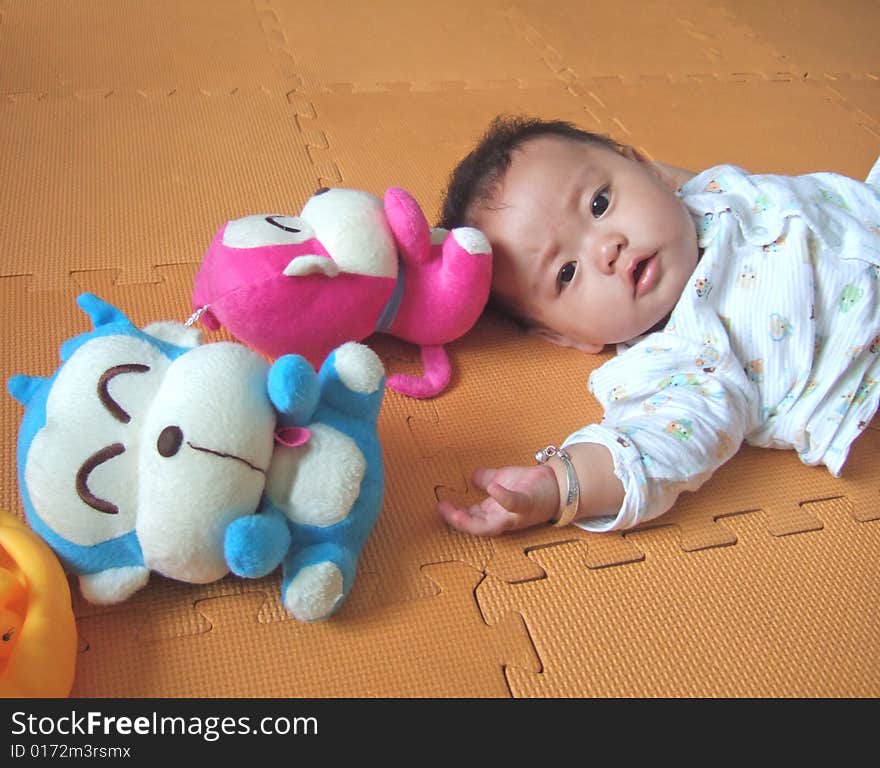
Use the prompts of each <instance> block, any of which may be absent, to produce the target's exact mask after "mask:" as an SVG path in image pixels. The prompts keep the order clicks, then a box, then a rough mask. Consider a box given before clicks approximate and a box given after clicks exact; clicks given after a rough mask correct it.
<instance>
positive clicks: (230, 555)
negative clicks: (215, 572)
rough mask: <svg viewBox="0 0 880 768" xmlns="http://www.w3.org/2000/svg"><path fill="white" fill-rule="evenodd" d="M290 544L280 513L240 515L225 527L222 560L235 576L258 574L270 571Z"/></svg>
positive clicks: (255, 575)
mask: <svg viewBox="0 0 880 768" xmlns="http://www.w3.org/2000/svg"><path fill="white" fill-rule="evenodd" d="M289 548H290V530H289V529H288V527H287V523H286V522H285V520H284V518H283V517H281V516H280V515H274V514H256V515H248V516H247V517H240V518H239V519H238V520H235V521H233V522H232V524H231V525H230V526H229V527H228V528H227V529H226V542H225V552H226V562H227V564H228V565H229V570H230V571H232V572H233V573H234V574H236V575H237V576H245V577H247V578H259V577H261V576H265V575H266V574H268V573H271V572H272V571H274V570H275V569H276V568H277V567H278V565H279V564H280V563H281V561H282V560H283V559H284V555H285V554H286V553H287V550H288V549H289Z"/></svg>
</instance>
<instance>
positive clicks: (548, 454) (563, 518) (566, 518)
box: [535, 445, 581, 528]
mask: <svg viewBox="0 0 880 768" xmlns="http://www.w3.org/2000/svg"><path fill="white" fill-rule="evenodd" d="M553 456H558V457H559V459H560V460H561V461H562V465H563V466H564V467H565V484H566V486H567V487H566V489H565V499H564V500H563V503H562V509H561V510H560V512H559V514H558V515H557V516H556V517H554V518H553V519H552V520H551V521H550V525H552V526H554V527H555V528H562V527H563V526H565V525H568V524H569V523H570V522H571V521H572V520H574V518H575V517H576V516H577V511H578V504H579V503H580V498H581V486H580V483H579V482H578V476H577V472H575V471H574V465H573V464H572V463H571V456H569V455H568V452H567V451H566V450H565V449H564V448H557V447H556V446H555V445H548V446H547V447H546V448H545V449H544V450H542V451H538V452H537V453H536V454H535V460H536V461H537V462H538V463H539V464H546V463H547V462H548V461H549V460H550V459H551V458H552V457H553Z"/></svg>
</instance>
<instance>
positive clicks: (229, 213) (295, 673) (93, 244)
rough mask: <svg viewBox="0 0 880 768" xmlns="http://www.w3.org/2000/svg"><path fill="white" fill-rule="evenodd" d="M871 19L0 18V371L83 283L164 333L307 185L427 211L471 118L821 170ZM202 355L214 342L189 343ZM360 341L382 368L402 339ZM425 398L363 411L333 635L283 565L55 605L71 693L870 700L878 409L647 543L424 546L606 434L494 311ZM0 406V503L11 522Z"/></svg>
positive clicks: (8, 7)
mask: <svg viewBox="0 0 880 768" xmlns="http://www.w3.org/2000/svg"><path fill="white" fill-rule="evenodd" d="M878 20H880V17H878V11H877V7H876V4H875V3H868V2H858V1H857V0H848V1H847V2H843V3H836V4H833V5H829V4H828V3H825V2H820V0H801V1H800V2H796V3H784V4H775V5H772V6H771V5H769V4H766V3H763V2H758V0H754V1H750V0H748V1H746V0H744V1H740V0H736V1H735V2H734V0H707V1H706V2H696V1H693V0H689V1H688V2H685V1H684V0H673V2H659V1H657V2H652V1H649V0H623V1H622V2H617V3H614V4H598V5H597V4H590V7H589V10H585V7H584V4H583V3H582V2H578V0H559V2H556V3H554V4H553V5H552V7H550V6H547V5H546V4H545V3H538V2H534V0H512V1H510V2H508V1H507V0H489V1H488V2H485V3H478V4H476V5H475V4H473V3H465V2H463V1H461V0H453V1H452V2H448V3H445V4H444V6H443V9H442V12H441V11H440V10H439V9H438V8H431V9H430V10H428V9H427V6H424V7H423V6H422V5H420V4H418V3H416V4H413V3H411V2H405V0H381V1H380V2H375V3H370V4H368V5H364V4H360V5H359V4H352V3H350V2H344V1H343V0H325V1H324V2H321V3H317V4H315V3H307V2H303V1H302V0H221V1H220V2H216V3H212V9H211V13H210V14H205V13H204V8H203V3H201V2H198V1H197V0H186V1H185V2H176V1H173V0H151V1H150V2H144V0H117V1H114V2H111V1H110V0H103V1H102V2H82V1H81V0H80V1H78V2H70V3H63V4H59V3H55V2H48V0H36V1H30V0H28V2H25V0H0V142H2V145H3V147H4V151H3V152H2V153H0V179H2V184H0V313H2V317H0V322H2V331H0V376H2V378H3V379H4V380H5V379H7V378H8V377H9V376H11V375H12V374H14V373H19V372H26V373H30V374H43V375H45V374H48V373H50V372H51V371H52V370H53V369H54V368H55V366H56V365H57V361H58V348H59V345H60V343H61V342H62V341H63V340H64V339H66V338H68V337H69V336H71V335H73V334H75V333H78V332H81V331H83V330H85V329H86V327H87V322H86V319H85V316H84V315H83V314H82V313H81V312H79V310H78V309H77V308H76V306H75V304H74V300H75V297H76V295H77V294H78V293H79V292H81V291H85V290H88V291H93V292H95V293H97V294H99V295H100V296H102V297H103V298H105V299H107V300H109V301H110V302H112V303H114V304H116V305H117V306H119V307H121V308H122V309H123V310H124V311H125V312H126V313H127V314H128V315H129V316H130V317H131V318H132V319H133V320H134V321H135V322H136V323H138V324H140V325H144V324H146V323H148V322H150V321H153V320H157V319H174V320H183V319H185V318H186V317H187V316H188V315H189V313H190V306H189V296H190V292H191V286H192V279H193V275H194V274H195V270H196V268H197V265H198V262H199V260H200V259H201V255H202V253H203V251H204V249H205V247H206V246H207V244H208V243H209V242H210V240H211V238H212V237H213V234H214V232H215V230H216V228H217V227H218V226H220V225H221V224H222V223H223V222H224V221H226V220H228V219H230V218H234V217H237V216H241V215H245V214H248V213H258V212H264V211H270V210H271V211H276V212H289V213H296V212H297V211H298V210H299V209H300V207H301V206H302V204H303V203H304V201H305V200H306V199H307V198H308V197H309V195H311V193H312V192H313V191H314V189H315V188H316V187H318V186H324V185H327V186H330V185H339V186H351V187H356V188H363V189H368V190H370V191H372V192H374V193H377V194H378V193H381V192H382V191H383V190H384V189H385V188H386V187H388V186H402V187H405V188H407V189H409V190H410V191H411V192H413V194H415V196H416V197H417V199H418V200H419V201H420V202H421V203H422V205H423V207H424V209H425V210H426V212H427V213H428V215H429V216H433V215H434V214H436V212H437V211H438V210H439V205H440V200H441V195H442V187H443V184H444V181H445V179H446V176H447V174H448V172H449V170H450V169H451V167H452V165H453V164H454V163H455V161H456V160H457V159H458V158H460V157H461V155H462V154H463V153H464V152H465V151H467V149H468V148H469V147H470V146H471V144H472V143H473V141H474V140H475V139H476V138H477V137H478V136H479V134H480V133H481V132H482V130H483V129H484V127H485V125H486V124H487V122H488V121H489V119H490V118H491V117H492V116H494V115H495V114H497V113H501V112H508V113H515V112H528V113H530V114H536V115H539V116H542V117H545V118H561V119H566V120H571V121H574V122H577V123H579V124H580V125H581V126H582V127H584V128H586V129H589V130H594V131H598V132H602V133H608V134H611V135H612V136H614V138H616V139H618V140H621V141H624V142H628V143H632V144H634V145H636V146H638V147H640V148H641V149H642V150H643V151H644V152H646V153H647V154H649V155H650V156H652V157H654V158H657V159H659V160H664V161H667V162H670V163H673V164H677V165H681V166H684V167H693V168H695V169H699V168H700V167H703V166H707V165H711V164H715V163H718V162H734V163H737V164H740V165H743V166H745V167H747V168H750V169H753V170H756V171H768V172H773V171H777V172H787V173H800V172H809V171H814V170H836V171H840V172H843V173H847V174H850V175H853V176H856V177H862V176H863V175H864V174H865V173H866V171H867V170H868V168H869V167H870V165H871V163H872V162H873V160H874V159H875V157H876V156H877V155H878V153H880V52H878V49H877V46H876V45H875V44H874V39H873V38H874V37H875V34H874V32H875V30H876V28H877V22H878ZM216 338H226V337H224V336H222V334H217V335H209V337H208V340H214V339H216ZM371 344H372V345H373V346H374V348H375V349H376V350H377V352H378V353H379V355H380V356H381V358H382V360H383V362H384V363H385V365H386V367H387V369H388V370H389V371H391V372H414V371H416V370H418V369H419V367H420V363H419V359H418V352H417V350H415V349H414V348H412V347H410V346H409V345H406V344H403V343H400V342H397V341H395V340H392V339H388V338H383V337H376V338H374V339H372V340H371ZM449 351H450V355H451V358H452V362H453V366H454V379H453V383H452V386H451V387H450V389H449V390H448V391H447V392H446V393H444V394H443V395H442V396H441V397H439V398H436V399H435V400H431V401H415V400H408V399H406V398H403V397H401V396H399V395H397V394H395V393H392V392H389V393H388V394H387V396H386V399H385V403H384V405H383V408H382V412H381V414H380V420H379V435H380V438H381V441H382V446H383V455H384V460H385V467H386V491H385V500H384V507H383V511H382V514H381V516H380V518H379V521H378V523H377V525H376V527H375V529H374V531H373V534H372V535H371V537H370V539H369V541H368V542H367V545H366V547H365V549H364V553H363V556H362V558H361V564H360V569H359V572H358V578H357V581H356V583H355V586H354V588H353V590H352V592H351V595H350V596H349V598H348V600H347V601H346V603H345V604H344V605H343V606H342V608H341V610H340V611H339V612H338V614H336V615H335V616H334V617H333V618H332V619H330V620H329V621H326V622H323V623H319V624H300V623H298V622H296V621H295V620H293V619H291V618H290V617H288V616H287V614H286V613H285V612H284V610H283V608H282V606H281V604H280V601H279V598H278V591H279V582H280V577H279V575H278V574H273V575H271V576H269V577H267V578H265V579H260V580H253V581H244V580H240V579H236V578H233V577H227V578H225V579H223V580H221V581H219V582H217V583H214V584H210V585H203V586H199V585H185V584H178V583H174V582H171V581H169V580H166V579H162V578H160V577H155V576H154V577H153V578H152V579H151V582H150V584H149V585H148V586H147V587H146V588H145V589H144V590H142V591H141V592H139V593H138V594H136V595H135V596H134V597H132V598H131V599H130V600H129V601H127V602H126V603H123V604H121V605H117V606H112V607H97V606H92V605H89V604H87V603H85V602H84V601H83V599H82V598H81V597H80V596H79V595H78V593H77V589H76V585H75V583H74V584H73V586H74V590H73V591H74V595H75V597H74V609H75V613H76V615H77V625H78V631H79V635H80V653H79V656H78V661H77V677H76V682H75V684H74V689H73V694H74V695H76V696H81V697H105V696H106V697H128V696H131V697H140V696H158V697H162V696H169V697H176V696H210V697H215V696H242V697H261V696H279V697H284V696H303V697H305V696H309V697H312V696H328V697H336V696H357V697H361V696H362V697H370V696H400V697H410V696H468V697H470V696H474V697H483V696H485V697H509V696H514V697H517V696H520V697H530V696H535V697H538V696H551V697H552V696H877V695H880V654H878V650H880V649H878V647H877V643H878V641H877V637H878V636H880V632H878V629H880V627H878V621H880V618H878V617H880V611H878V608H880V606H878V603H877V597H876V592H877V590H876V584H877V581H878V573H877V562H878V542H880V533H878V532H880V479H878V474H877V471H876V466H877V461H878V456H880V420H877V419H875V421H874V423H873V424H871V425H868V428H867V429H866V430H865V433H864V434H863V435H862V437H860V438H859V441H858V442H857V444H856V446H855V448H854V449H853V452H852V455H851V458H850V461H849V463H848V464H847V466H846V468H845V472H844V475H843V477H842V478H841V479H839V480H835V479H834V478H833V477H831V476H830V475H829V474H828V473H827V471H825V470H824V469H817V468H807V467H804V466H803V465H801V464H800V463H799V462H798V460H797V458H796V456H794V454H791V453H783V452H775V451H760V450H756V449H749V448H745V449H743V450H742V451H741V452H740V454H738V455H737V456H736V457H735V458H734V459H733V460H732V461H731V462H730V463H729V464H728V465H726V466H725V467H723V468H722V469H721V470H720V471H719V472H718V473H717V474H716V475H715V477H713V478H712V480H710V481H709V483H707V485H706V486H705V487H704V488H703V489H701V491H700V492H698V493H696V494H691V495H686V496H683V497H682V498H681V499H680V501H679V502H678V503H677V504H676V506H675V508H674V509H673V510H672V511H670V512H669V513H668V514H667V515H665V516H663V517H662V518H660V519H659V520H656V521H652V523H651V524H650V525H648V526H645V527H644V528H643V529H641V530H636V531H632V532H627V533H625V534H624V533H617V534H609V535H597V534H587V533H585V532H583V531H580V530H579V529H575V528H570V529H565V530H557V529H552V528H549V527H547V528H540V529H533V530H530V531H523V532H519V533H516V534H512V535H508V536H504V537H499V538H495V539H482V538H475V537H470V536H465V535H463V534H459V533H456V532H453V531H450V530H449V529H448V528H447V527H446V526H445V525H444V524H443V523H442V522H441V521H440V520H439V518H437V516H436V515H435V513H434V505H435V503H436V500H437V499H438V498H450V499H456V500H467V499H473V498H475V495H474V491H473V489H472V488H471V487H470V486H469V482H468V475H469V472H470V470H471V469H472V468H473V467H474V466H476V465H478V464H500V463H509V462H529V461H531V457H532V456H533V454H534V451H535V450H536V449H537V448H539V447H541V446H543V445H546V444H547V443H548V442H551V441H558V440H560V439H562V438H563V437H565V436H566V435H567V434H568V433H569V432H571V431H572V430H573V429H575V428H577V427H579V426H581V425H583V424H584V423H586V422H588V421H590V420H595V419H597V418H599V417H600V416H601V412H600V410H599V407H598V404H597V403H596V402H595V401H594V400H593V399H592V398H591V397H590V395H589V394H588V392H587V389H586V381H587V377H588V376H589V373H590V371H591V370H592V369H593V368H595V367H596V366H598V365H599V364H601V363H602V362H603V361H604V360H606V359H607V358H608V354H607V353H606V354H604V355H599V356H592V357H591V356H585V355H581V354H580V353H577V352H575V351H573V350H570V349H561V348H557V347H554V346H551V345H549V344H546V343H544V342H542V341H539V340H537V339H535V338H532V337H529V336H526V335H524V334H523V333H522V332H521V331H519V330H518V329H517V328H516V327H515V326H514V325H513V324H512V323H510V322H509V321H507V320H504V319H503V318H500V317H498V316H496V315H494V314H492V313H487V315H486V316H485V317H484V318H483V319H481V321H480V322H479V323H478V324H477V326H476V327H475V328H474V330H473V331H472V332H471V333H469V334H468V335H467V336H466V337H465V338H463V339H461V340H459V341H458V342H456V343H454V344H452V345H450V348H449ZM21 413H22V409H21V408H20V406H19V405H18V404H17V403H15V402H14V401H13V400H12V399H11V398H10V397H8V396H5V397H3V398H2V399H0V472H2V483H0V506H2V507H4V508H6V509H10V510H12V511H15V512H17V513H18V514H19V515H22V514H23V510H22V508H21V504H20V501H19V496H18V487H17V481H16V471H15V441H16V436H17V429H18V424H19V421H20V418H21Z"/></svg>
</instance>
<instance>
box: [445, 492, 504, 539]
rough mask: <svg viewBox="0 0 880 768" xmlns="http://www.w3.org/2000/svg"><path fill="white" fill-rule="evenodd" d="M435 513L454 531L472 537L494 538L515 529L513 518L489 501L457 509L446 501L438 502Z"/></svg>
mask: <svg viewBox="0 0 880 768" xmlns="http://www.w3.org/2000/svg"><path fill="white" fill-rule="evenodd" d="M486 507H490V509H487V508H486ZM437 512H439V513H440V516H441V517H442V518H443V519H444V520H445V521H446V522H447V523H449V525H451V526H452V527H453V528H455V530H457V531H461V532H462V533H470V534H471V535H473V536H496V535H497V534H499V533H504V531H509V530H510V529H511V528H513V527H515V525H514V519H513V516H512V515H510V514H509V513H507V512H506V510H503V509H499V508H498V505H497V504H494V503H492V502H491V500H487V501H484V502H483V504H482V505H481V504H473V505H471V506H469V507H457V506H455V505H454V504H451V503H450V502H448V501H439V502H438V503H437Z"/></svg>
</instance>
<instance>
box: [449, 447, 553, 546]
mask: <svg viewBox="0 0 880 768" xmlns="http://www.w3.org/2000/svg"><path fill="white" fill-rule="evenodd" d="M471 481H472V482H473V484H474V485H476V486H477V487H478V488H481V489H482V490H484V491H485V492H486V493H487V494H488V495H487V497H486V498H485V499H483V501H481V502H480V503H479V504H474V505H472V506H470V507H467V508H465V507H457V506H455V505H454V504H451V503H450V502H448V501H440V502H439V503H438V504H437V512H438V513H439V514H440V516H441V517H443V519H444V520H446V522H447V523H449V525H451V526H452V527H453V528H455V529H456V530H459V531H463V532H464V533H470V534H474V535H476V536H495V535H497V534H499V533H504V532H505V531H515V530H518V529H520V528H529V527H530V526H533V525H540V524H541V523H547V522H549V521H550V520H552V519H553V518H554V517H555V516H556V514H557V512H558V511H559V484H558V482H557V480H556V475H555V474H554V472H553V470H552V469H551V468H550V467H548V466H547V465H545V464H541V465H538V466H533V467H502V468H501V469H477V470H475V471H474V474H473V475H472V477H471Z"/></svg>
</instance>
